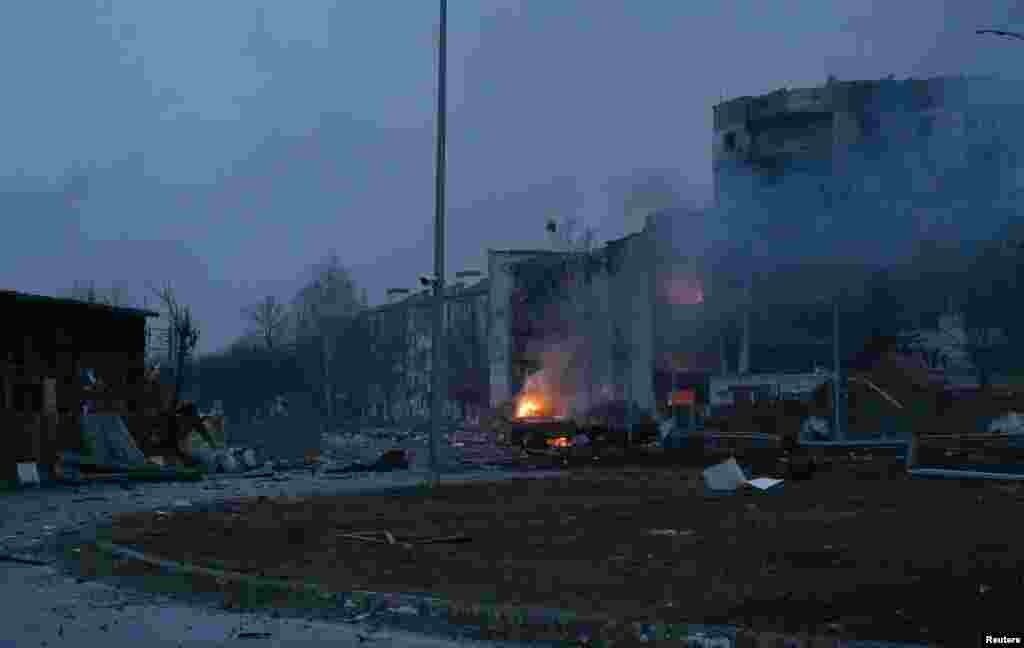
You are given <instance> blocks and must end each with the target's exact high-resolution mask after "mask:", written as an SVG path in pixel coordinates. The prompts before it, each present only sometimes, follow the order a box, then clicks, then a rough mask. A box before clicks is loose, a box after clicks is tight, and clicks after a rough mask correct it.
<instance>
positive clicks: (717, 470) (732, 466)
mask: <svg viewBox="0 0 1024 648" xmlns="http://www.w3.org/2000/svg"><path fill="white" fill-rule="evenodd" d="M703 475H704V485H705V486H707V487H708V489H710V490H713V491H734V490H737V489H739V488H740V487H741V486H750V487H753V488H756V489H758V490H768V489H769V488H773V487H775V486H778V485H779V484H781V483H782V481H783V480H781V479H776V478H773V477H758V478H756V479H748V478H747V476H746V475H745V474H744V472H743V469H742V468H740V466H739V464H737V463H736V459H735V458H734V457H729V459H728V460H726V461H723V462H722V463H718V464H715V465H714V466H711V467H709V468H707V469H705V470H704V472H703Z"/></svg>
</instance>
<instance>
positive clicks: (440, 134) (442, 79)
mask: <svg viewBox="0 0 1024 648" xmlns="http://www.w3.org/2000/svg"><path fill="white" fill-rule="evenodd" d="M440 4H441V7H440V29H439V32H438V40H437V161H436V167H435V169H434V179H435V184H434V331H433V333H434V335H433V340H432V344H431V347H432V348H431V351H432V352H433V362H432V367H431V379H432V380H431V383H432V392H433V393H432V396H433V399H432V403H431V411H430V418H431V425H430V481H431V485H432V486H437V485H439V484H440V483H441V473H440V468H439V466H438V463H439V459H440V457H439V455H440V441H441V419H442V417H443V415H444V401H445V398H444V388H445V384H446V381H445V367H444V198H445V196H444V192H445V139H446V137H447V133H446V126H447V124H446V117H447V108H446V106H445V95H446V93H447V88H446V86H447V78H446V77H447V74H446V73H447V70H446V68H447V65H448V62H447V56H446V49H447V36H448V35H447V30H448V2H447V0H440Z"/></svg>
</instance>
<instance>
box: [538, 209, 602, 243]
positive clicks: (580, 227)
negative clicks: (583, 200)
mask: <svg viewBox="0 0 1024 648" xmlns="http://www.w3.org/2000/svg"><path fill="white" fill-rule="evenodd" d="M546 229H547V232H548V235H549V236H550V238H551V244H552V247H553V248H554V249H555V250H558V251H559V252H590V251H592V250H593V249H594V244H595V242H596V240H597V230H596V229H595V228H593V227H590V226H587V225H585V224H582V223H580V222H579V220H578V219H576V218H575V217H572V216H568V217H564V218H562V219H560V220H559V219H557V218H549V219H548V222H547V226H546Z"/></svg>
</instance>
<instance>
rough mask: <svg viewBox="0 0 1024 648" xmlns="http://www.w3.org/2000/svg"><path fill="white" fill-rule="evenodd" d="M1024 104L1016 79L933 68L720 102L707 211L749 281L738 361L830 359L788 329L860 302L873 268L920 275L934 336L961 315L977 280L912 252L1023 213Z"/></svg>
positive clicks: (744, 369) (775, 365) (798, 366)
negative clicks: (931, 266) (816, 313)
mask: <svg viewBox="0 0 1024 648" xmlns="http://www.w3.org/2000/svg"><path fill="white" fill-rule="evenodd" d="M1022 101H1024V85H1022V84H1020V83H1019V82H1013V81H1005V80H1000V79H993V78H967V77H939V78H931V79H905V80H896V79H893V78H887V79H882V80H876V81H836V80H834V79H830V80H829V81H828V83H826V84H825V85H823V86H820V87H814V88H802V89H792V90H778V91H776V92H773V93H770V94H767V95H764V96H760V97H740V98H737V99H733V100H730V101H726V102H724V103H721V104H719V105H717V106H715V109H714V131H715V132H714V153H713V159H714V193H715V203H716V205H715V211H716V213H717V215H718V217H719V218H720V219H721V220H722V221H723V223H724V224H725V225H726V227H727V228H728V230H729V231H730V233H731V235H732V247H733V250H732V251H731V254H732V255H733V258H734V259H735V261H734V263H735V264H736V269H739V268H740V267H742V270H741V271H739V272H736V273H734V274H736V275H738V277H739V280H740V282H741V283H742V284H743V286H744V290H745V293H744V294H743V295H742V297H741V298H739V299H738V302H739V303H740V306H739V308H738V309H737V313H738V316H739V317H738V319H739V321H740V326H741V328H742V329H743V335H742V343H741V344H740V348H739V353H738V355H737V357H736V365H735V367H736V370H737V371H738V372H739V373H748V372H764V371H800V370H807V369H809V368H810V365H812V364H813V365H825V366H830V365H831V364H832V362H831V358H830V352H831V349H830V342H831V341H830V340H829V339H828V337H830V336H827V337H826V338H825V339H822V338H821V337H820V336H819V337H818V338H817V339H814V338H811V337H809V336H807V335H803V336H801V335H799V334H795V333H794V331H796V330H799V328H800V327H797V326H793V325H792V323H793V321H794V320H795V319H798V318H799V317H800V316H801V315H803V314H806V313H807V312H808V311H809V310H810V308H811V305H814V304H828V303H830V302H831V301H832V300H833V299H835V298H836V295H842V298H843V299H845V300H847V303H848V304H849V305H850V308H856V307H857V306H856V305H857V304H858V303H860V302H859V300H866V299H868V298H869V297H870V295H868V294H866V293H867V291H868V290H869V289H870V286H871V273H872V271H873V270H874V269H877V268H879V267H886V268H889V269H891V272H890V273H889V276H890V277H892V278H893V279H894V280H896V281H902V282H904V284H905V285H907V286H917V285H920V288H921V289H920V291H918V295H917V296H918V297H919V298H920V299H921V300H922V302H921V303H920V304H916V305H915V307H918V310H919V311H920V312H921V313H922V314H923V315H922V317H920V318H919V319H918V320H917V321H916V322H915V323H914V324H915V325H916V326H917V327H918V328H919V329H924V331H923V332H925V335H924V336H923V338H924V339H925V341H926V344H927V341H928V340H932V339H933V338H934V337H935V336H934V335H929V334H927V331H931V330H937V329H938V328H939V325H938V324H939V320H940V319H949V318H950V317H956V311H957V309H958V307H959V303H960V301H961V300H962V299H963V295H965V294H967V292H968V290H969V288H970V287H969V286H968V285H967V284H966V282H967V281H970V279H969V278H968V277H967V276H965V273H956V272H952V271H948V272H947V274H948V275H949V276H947V277H945V278H944V279H943V281H935V280H934V277H932V278H929V277H925V276H924V275H923V273H922V271H921V270H920V268H921V267H922V266H917V265H914V263H917V262H918V261H919V255H920V254H921V250H922V249H923V246H922V243H923V242H927V243H928V244H929V245H931V246H932V253H933V257H934V258H936V259H942V258H944V257H942V256H940V255H941V254H943V253H947V256H948V257H949V258H953V256H955V250H956V249H957V248H959V247H960V246H962V245H963V244H964V243H970V242H972V241H982V240H985V239H992V238H997V237H999V236H1000V233H1001V232H1004V231H1005V228H1006V227H1007V226H1008V225H1010V224H1011V223H1012V222H1013V219H1014V218H1016V216H1017V214H1018V213H1019V208H1020V197H1021V190H1022V188H1024V157H1021V152H1022V151H1024V147H1022V145H1024V128H1022V124H1021V120H1020V106H1021V103H1022ZM935 250H938V252H935ZM936 265H937V266H938V268H937V272H942V271H943V268H942V267H941V266H942V262H941V261H940V262H938V263H937V264H936ZM744 275H745V276H744ZM936 276H938V275H936ZM927 281H931V283H930V284H928V285H926V282H927ZM936 286H938V288H936ZM910 292H911V293H913V292H914V290H913V289H912V290H911V291H910ZM925 301H929V303H927V304H925V303H924V302H925ZM742 302H745V303H746V306H745V307H744V306H742ZM943 314H945V317H944V318H940V316H941V315H943ZM851 344H853V342H851ZM780 350H784V351H785V352H780ZM851 350H852V349H845V350H844V356H845V355H847V352H848V351H851ZM925 351H926V352H927V350H925ZM932 351H933V352H934V351H935V350H934V349H933V350H932Z"/></svg>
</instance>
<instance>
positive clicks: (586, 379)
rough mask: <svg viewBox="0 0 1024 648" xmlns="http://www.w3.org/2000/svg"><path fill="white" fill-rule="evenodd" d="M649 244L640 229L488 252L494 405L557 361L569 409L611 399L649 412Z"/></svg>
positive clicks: (651, 348) (651, 368)
mask: <svg viewBox="0 0 1024 648" xmlns="http://www.w3.org/2000/svg"><path fill="white" fill-rule="evenodd" d="M652 241H653V229H649V228H645V229H644V231H642V232H638V233H636V234H633V235H631V236H627V237H625V238H622V239H619V240H616V241H610V242H609V243H608V244H607V245H605V246H604V247H602V248H600V249H598V250H594V251H591V252H560V251H551V250H490V251H488V268H489V272H490V277H491V284H490V307H491V326H490V329H491V335H490V390H491V391H490V395H491V399H490V400H491V405H492V406H496V405H499V404H501V403H504V402H507V401H509V400H510V399H512V398H513V397H514V396H515V395H516V394H518V393H519V392H520V390H521V389H522V388H523V386H524V383H525V381H526V378H527V376H528V375H529V374H530V373H531V372H535V371H537V370H538V369H545V370H551V369H552V367H551V366H550V365H551V363H555V364H558V365H559V367H558V373H559V374H560V375H561V376H562V377H566V376H569V377H568V378H565V382H564V384H561V387H560V389H562V390H565V392H566V393H563V394H562V396H563V397H564V399H565V400H567V401H570V403H569V404H568V407H570V411H568V412H566V413H571V412H572V411H585V410H586V409H588V408H589V407H590V406H591V405H593V404H595V403H597V402H599V401H601V400H609V399H613V398H615V399H627V398H628V399H631V400H633V401H634V402H636V403H637V404H639V405H640V406H641V407H643V408H645V409H653V407H654V405H655V403H654V387H653V385H654V382H653V381H654V374H653V371H654V353H655V351H654V319H653V318H654V307H653V303H654V274H653V273H654V269H655V264H654V263H653V255H652ZM549 287H550V289H549ZM545 365H547V366H545ZM560 380H561V378H560Z"/></svg>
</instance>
